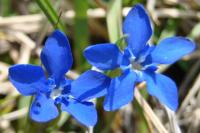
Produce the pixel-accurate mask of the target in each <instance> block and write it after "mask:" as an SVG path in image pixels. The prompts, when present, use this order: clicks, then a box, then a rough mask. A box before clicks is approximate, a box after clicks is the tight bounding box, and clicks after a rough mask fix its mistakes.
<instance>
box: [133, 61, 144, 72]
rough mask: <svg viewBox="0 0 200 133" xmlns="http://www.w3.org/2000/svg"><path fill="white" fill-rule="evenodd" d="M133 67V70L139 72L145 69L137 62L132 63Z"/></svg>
mask: <svg viewBox="0 0 200 133" xmlns="http://www.w3.org/2000/svg"><path fill="white" fill-rule="evenodd" d="M131 66H132V69H133V70H139V71H140V70H142V67H143V66H142V65H141V64H140V63H138V62H135V61H133V62H131Z"/></svg>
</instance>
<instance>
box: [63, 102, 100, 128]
mask: <svg viewBox="0 0 200 133" xmlns="http://www.w3.org/2000/svg"><path fill="white" fill-rule="evenodd" d="M61 110H62V111H66V112H68V113H70V114H71V115H72V116H74V117H75V118H76V119H77V120H78V121H79V122H81V123H82V124H84V125H86V126H94V125H95V124H96V122H97V112H96V109H95V106H94V104H93V103H91V102H78V101H75V100H73V99H68V100H66V102H63V103H61Z"/></svg>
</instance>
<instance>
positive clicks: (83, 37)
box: [74, 0, 89, 71]
mask: <svg viewBox="0 0 200 133" xmlns="http://www.w3.org/2000/svg"><path fill="white" fill-rule="evenodd" d="M88 7H89V5H88V2H87V0H81V1H80V0H74V9H75V12H76V16H75V19H74V21H75V23H74V42H75V45H74V52H75V58H76V60H75V63H76V66H77V67H76V69H77V70H78V71H83V70H85V67H84V65H82V64H85V63H86V60H85V59H84V57H83V54H82V51H83V50H84V48H86V47H87V45H88V44H89V31H88V28H89V27H88V19H87V9H88Z"/></svg>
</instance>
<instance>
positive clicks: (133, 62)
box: [84, 4, 195, 111]
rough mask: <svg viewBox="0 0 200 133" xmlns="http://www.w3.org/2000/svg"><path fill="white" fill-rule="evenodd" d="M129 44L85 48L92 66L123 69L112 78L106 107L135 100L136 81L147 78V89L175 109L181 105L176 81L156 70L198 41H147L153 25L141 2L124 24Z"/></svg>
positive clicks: (174, 39) (104, 68) (108, 109)
mask: <svg viewBox="0 0 200 133" xmlns="http://www.w3.org/2000/svg"><path fill="white" fill-rule="evenodd" d="M123 33H124V34H125V35H127V38H126V43H127V47H126V48H125V49H124V50H123V51H122V50H120V49H119V48H118V47H117V45H115V44H112V43H104V44H98V45H92V46H89V47H87V48H86V49H85V51H84V56H85V57H86V58H87V60H88V62H89V63H90V64H92V65H93V66H95V67H97V68H99V69H101V70H104V71H107V70H114V69H116V68H120V69H121V75H120V76H118V77H115V78H113V79H112V81H111V83H110V86H109V87H108V92H107V95H106V97H105V101H104V109H105V110H107V111H112V110H116V109H119V108H120V107H122V106H123V105H126V104H127V103H129V102H130V101H132V100H133V96H134V86H135V83H140V82H142V81H146V84H147V91H148V93H149V94H150V95H152V96H155V97H156V98H157V99H158V100H159V101H160V102H161V103H162V104H164V105H166V106H168V107H169V108H170V109H172V110H174V111H175V110H176V109H177V107H178V92H177V87H176V84H175V83H174V81H173V80H171V79H170V78H169V77H167V76H164V75H162V74H158V73H156V70H157V65H158V64H172V63H174V62H176V61H177V60H179V59H180V58H181V57H183V56H184V55H186V54H189V53H190V52H192V51H193V50H194V48H195V44H194V43H193V42H192V41H190V40H189V39H186V38H183V37H170V38H166V39H164V40H162V41H161V42H160V43H159V44H158V45H157V46H153V45H150V44H149V43H148V41H149V39H150V37H151V35H152V28H151V24H150V19H149V17H148V15H147V13H146V11H145V9H144V7H143V6H142V5H140V4H138V5H136V6H135V7H133V8H132V9H131V10H130V12H129V13H128V15H127V16H126V18H125V20H124V23H123Z"/></svg>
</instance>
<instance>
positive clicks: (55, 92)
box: [50, 87, 63, 99]
mask: <svg viewBox="0 0 200 133" xmlns="http://www.w3.org/2000/svg"><path fill="white" fill-rule="evenodd" d="M62 90H63V88H61V87H59V88H53V89H52V91H51V94H50V97H51V98H52V99H56V98H57V97H59V96H60V95H61V94H62Z"/></svg>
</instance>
